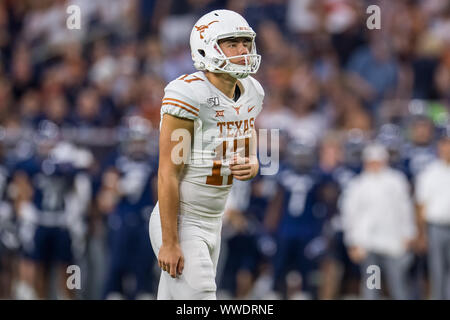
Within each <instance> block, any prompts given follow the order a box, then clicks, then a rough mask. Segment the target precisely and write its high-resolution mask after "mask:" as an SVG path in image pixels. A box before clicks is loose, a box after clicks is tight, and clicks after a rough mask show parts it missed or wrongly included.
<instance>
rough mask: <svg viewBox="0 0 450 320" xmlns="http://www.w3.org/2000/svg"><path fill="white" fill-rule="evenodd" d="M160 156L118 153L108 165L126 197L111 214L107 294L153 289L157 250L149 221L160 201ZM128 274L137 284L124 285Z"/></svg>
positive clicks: (128, 294) (130, 293)
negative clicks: (156, 185)
mask: <svg viewBox="0 0 450 320" xmlns="http://www.w3.org/2000/svg"><path fill="white" fill-rule="evenodd" d="M156 163H157V162H156V159H152V158H150V157H147V158H145V159H142V160H133V159H131V158H130V157H127V156H126V155H124V154H117V155H115V156H113V157H112V159H111V161H108V163H107V165H106V167H107V168H114V169H115V170H116V171H117V172H118V174H119V176H120V189H121V193H122V196H121V198H120V200H119V201H118V203H117V205H116V207H115V208H114V210H113V212H111V213H110V214H109V216H108V245H109V249H110V250H109V253H110V257H109V260H110V261H109V263H108V271H107V279H106V286H105V290H104V297H107V295H108V294H109V293H112V292H120V293H126V295H127V297H128V298H130V299H133V298H134V297H135V296H136V295H137V294H142V293H150V292H152V290H151V289H152V283H151V282H152V280H153V279H152V276H151V275H152V266H153V263H154V258H153V252H152V248H151V245H150V240H149V238H148V221H149V218H150V214H151V212H152V210H153V206H154V205H155V203H156V201H155V199H154V198H153V190H152V180H153V178H154V176H155V174H156V172H157V171H156ZM126 276H134V277H135V280H136V286H134V288H132V289H127V288H123V286H122V283H123V280H124V278H125V277H126Z"/></svg>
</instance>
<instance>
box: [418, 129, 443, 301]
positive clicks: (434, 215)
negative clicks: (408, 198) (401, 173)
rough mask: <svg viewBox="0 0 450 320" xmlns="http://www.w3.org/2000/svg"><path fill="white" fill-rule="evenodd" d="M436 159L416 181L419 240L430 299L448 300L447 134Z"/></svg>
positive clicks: (440, 143) (440, 142) (441, 142)
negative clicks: (425, 250) (424, 256)
mask: <svg viewBox="0 0 450 320" xmlns="http://www.w3.org/2000/svg"><path fill="white" fill-rule="evenodd" d="M438 155H439V158H438V159H436V160H434V161H433V162H432V163H431V164H429V165H428V166H427V167H426V168H425V169H424V170H423V171H422V172H421V173H420V174H419V176H418V177H417V186H416V199H417V203H418V215H419V219H420V220H419V221H420V224H419V236H420V240H421V241H424V242H425V243H426V245H427V247H428V271H429V279H430V284H431V298H432V299H440V300H442V299H450V282H449V276H450V250H449V248H450V198H449V196H448V195H449V190H450V131H449V130H448V129H445V130H443V132H442V134H441V136H440V138H439V142H438Z"/></svg>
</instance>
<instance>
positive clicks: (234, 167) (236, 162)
mask: <svg viewBox="0 0 450 320" xmlns="http://www.w3.org/2000/svg"><path fill="white" fill-rule="evenodd" d="M253 162H254V161H253ZM230 170H231V174H232V175H233V176H234V178H236V179H238V180H242V181H245V180H250V179H251V178H253V177H255V176H256V174H257V173H258V164H257V163H252V162H251V161H250V158H248V157H241V156H239V155H237V156H235V157H234V158H233V160H231V162H230Z"/></svg>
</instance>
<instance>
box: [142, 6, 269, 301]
mask: <svg viewBox="0 0 450 320" xmlns="http://www.w3.org/2000/svg"><path fill="white" fill-rule="evenodd" d="M255 36H256V33H255V32H254V31H253V29H252V28H251V27H250V26H249V25H248V23H247V21H246V20H245V19H244V18H243V17H242V16H240V15H239V14H237V13H235V12H233V11H229V10H215V11H212V12H210V13H208V14H206V15H204V16H203V17H201V18H200V19H199V20H198V21H197V23H196V24H195V25H194V27H193V29H192V32H191V37H190V47H191V53H192V58H193V61H194V66H195V67H196V68H197V69H198V70H199V71H198V72H196V73H193V74H190V75H183V76H181V77H179V78H178V79H175V80H173V81H172V82H170V83H169V84H168V85H167V86H166V88H165V96H164V99H163V101H162V107H161V123H160V152H159V171H158V203H157V205H156V206H155V209H154V210H153V213H152V216H151V219H150V226H149V229H150V230H149V232H150V238H151V243H152V246H153V250H154V252H155V254H156V256H157V257H158V264H159V266H160V267H161V269H162V273H161V278H160V282H159V287H158V299H216V283H215V276H216V267H217V261H218V257H219V248H220V233H221V227H222V215H223V211H224V207H225V202H226V199H227V196H228V193H229V191H230V188H231V185H232V182H233V178H236V179H238V180H248V179H251V178H253V177H254V176H256V174H257V172H258V169H259V165H258V160H257V156H256V133H255V130H254V123H255V118H256V116H257V115H258V114H259V112H260V111H261V108H262V102H263V98H264V91H263V89H262V87H261V85H260V84H259V82H258V81H257V80H255V79H254V78H252V77H251V76H249V75H250V74H253V73H256V71H257V70H258V68H259V65H260V60H261V57H260V56H259V55H258V54H257V53H256V47H255ZM180 140H181V141H180ZM180 146H181V147H180Z"/></svg>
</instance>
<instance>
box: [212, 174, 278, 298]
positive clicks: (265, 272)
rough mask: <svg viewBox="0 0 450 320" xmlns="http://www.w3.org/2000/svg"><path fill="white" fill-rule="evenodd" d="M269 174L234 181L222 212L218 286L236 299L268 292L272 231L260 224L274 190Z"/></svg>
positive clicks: (274, 246)
mask: <svg viewBox="0 0 450 320" xmlns="http://www.w3.org/2000/svg"><path fill="white" fill-rule="evenodd" d="M275 187H276V180H275V179H274V178H273V176H256V177H255V178H254V179H252V180H251V181H235V182H234V183H233V187H232V188H231V191H230V195H229V197H228V199H227V205H226V210H225V214H224V228H223V230H224V231H223V244H222V254H223V258H222V261H224V266H223V269H222V274H221V279H220V281H221V283H222V285H221V287H222V290H224V291H226V292H227V293H228V294H229V296H234V297H236V298H238V299H264V298H268V297H270V295H271V294H272V280H271V278H272V274H273V269H272V266H271V260H272V259H273V254H274V253H275V250H276V244H275V242H274V239H273V235H272V234H270V233H269V232H268V230H267V228H266V226H265V225H264V219H265V216H266V213H267V208H268V204H269V202H270V201H271V200H272V198H273V197H274V195H275V194H274V192H275V191H276V188H275Z"/></svg>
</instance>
